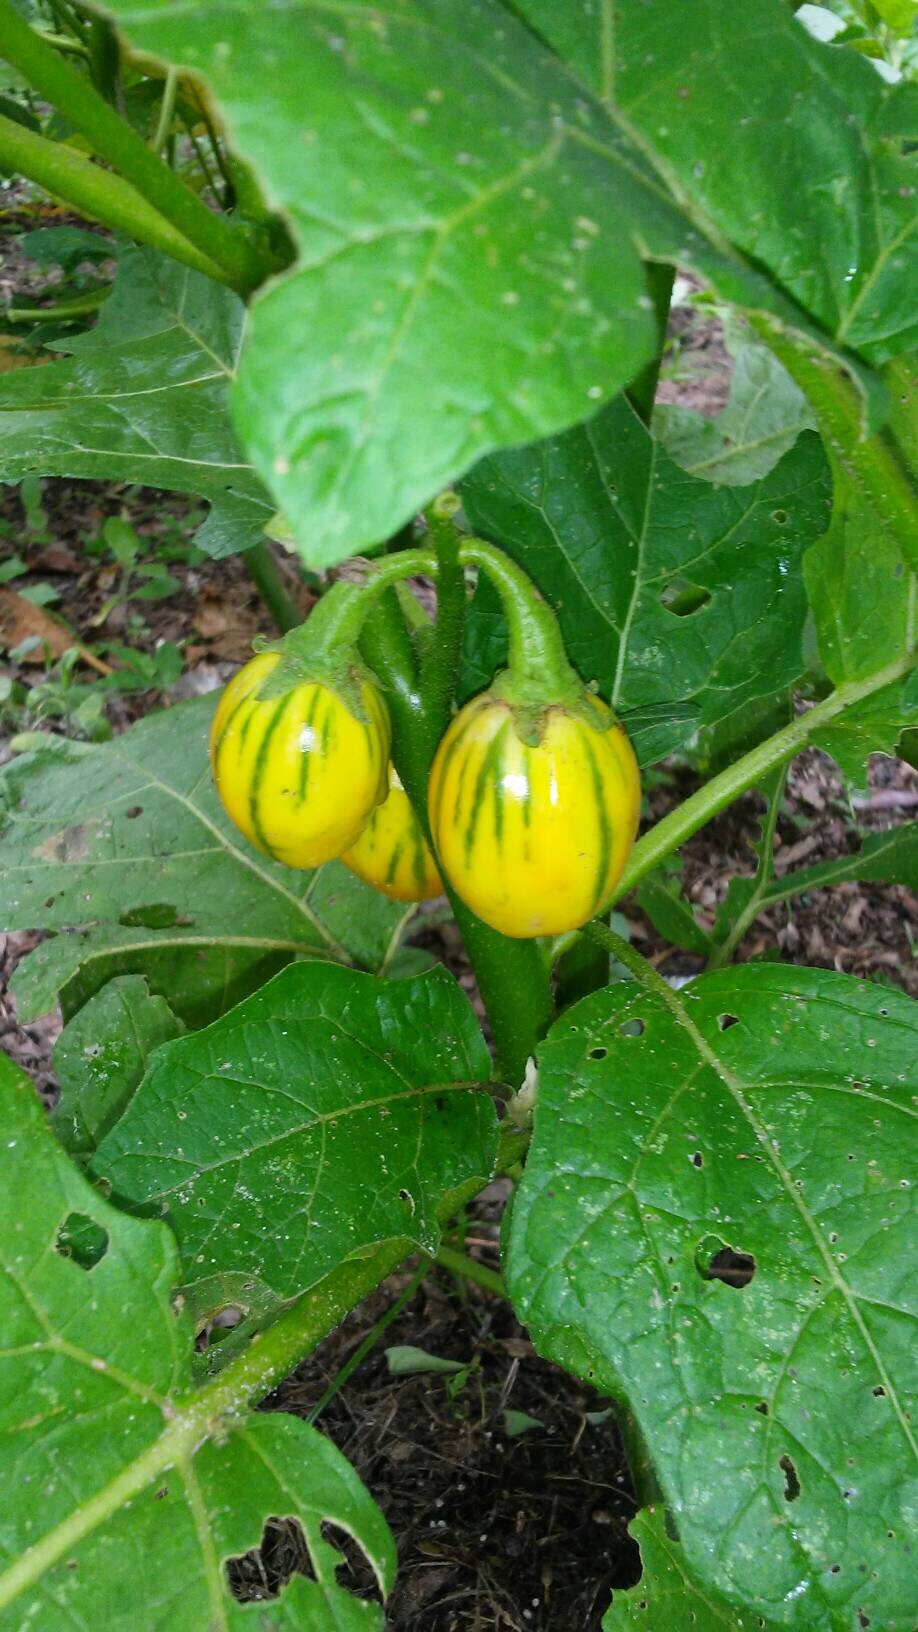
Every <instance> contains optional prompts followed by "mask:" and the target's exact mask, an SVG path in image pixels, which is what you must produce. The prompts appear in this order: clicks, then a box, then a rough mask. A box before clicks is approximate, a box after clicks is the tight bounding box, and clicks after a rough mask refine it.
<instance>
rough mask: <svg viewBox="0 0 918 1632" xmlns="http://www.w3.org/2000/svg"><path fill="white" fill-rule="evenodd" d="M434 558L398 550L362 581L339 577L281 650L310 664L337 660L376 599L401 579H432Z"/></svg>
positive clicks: (356, 637)
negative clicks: (354, 581) (396, 553)
mask: <svg viewBox="0 0 918 1632" xmlns="http://www.w3.org/2000/svg"><path fill="white" fill-rule="evenodd" d="M436 571H437V558H436V556H435V555H434V554H433V552H432V551H431V550H400V551H399V553H398V555H390V556H387V557H386V558H385V559H384V560H383V561H380V562H378V563H377V565H375V566H374V567H373V568H372V569H371V571H370V572H369V574H368V575H367V577H366V578H365V579H364V580H363V582H362V583H348V582H346V581H345V580H344V579H339V580H338V582H337V583H336V584H332V587H331V589H330V590H328V592H327V593H326V594H325V595H323V596H322V599H321V600H320V601H319V602H318V603H317V605H316V606H314V607H313V610H312V612H311V613H310V616H309V621H308V623H305V624H303V625H302V627H301V628H300V629H297V630H295V631H294V633H293V634H292V636H291V637H290V638H289V639H288V640H287V641H286V642H285V650H286V651H287V652H289V653H290V655H291V656H293V657H295V658H302V659H303V660H304V661H308V662H309V663H311V664H314V665H318V664H322V663H326V662H327V663H330V664H334V663H335V662H336V660H337V661H338V662H340V659H341V657H342V654H345V655H346V654H347V653H348V651H349V650H351V649H352V648H354V647H355V646H356V645H357V644H358V642H359V640H360V635H361V631H362V629H363V626H364V623H365V622H366V619H367V618H368V616H369V614H370V612H371V611H372V610H373V607H374V606H375V604H376V602H377V601H378V600H379V598H380V597H381V596H382V595H385V593H386V591H387V590H389V589H391V588H393V586H394V585H395V584H397V583H400V582H401V580H402V579H403V578H418V577H426V578H432V577H434V576H435V574H436Z"/></svg>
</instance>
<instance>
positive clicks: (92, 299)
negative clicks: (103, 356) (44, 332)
mask: <svg viewBox="0 0 918 1632" xmlns="http://www.w3.org/2000/svg"><path fill="white" fill-rule="evenodd" d="M110 294H111V284H108V283H105V284H101V285H100V287H99V288H98V289H90V290H88V291H87V293H86V294H85V295H75V296H74V298H73V300H60V301H58V303H57V305H56V306H8V307H7V309H6V311H5V312H4V313H3V316H4V317H5V318H6V320H7V322H8V323H66V322H68V321H69V320H70V318H72V317H87V316H88V315H89V314H90V313H91V312H97V311H98V310H99V307H100V306H102V305H103V304H104V302H105V301H106V300H107V299H108V297H109V295H110Z"/></svg>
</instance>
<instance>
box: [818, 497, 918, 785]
mask: <svg viewBox="0 0 918 1632" xmlns="http://www.w3.org/2000/svg"><path fill="white" fill-rule="evenodd" d="M803 568H804V577H805V580H806V588H807V594H808V596H809V600H810V605H811V606H812V608H813V616H814V619H815V623H816V633H817V638H818V641H819V651H820V656H821V657H822V661H823V665H824V667H825V670H826V673H827V674H828V676H829V678H830V679H831V680H832V681H833V682H834V684H835V685H837V686H838V685H843V684H844V683H845V682H846V681H848V680H861V679H863V678H864V677H865V676H866V675H869V674H871V673H873V672H874V671H875V670H876V669H877V668H880V667H881V666H882V665H883V664H884V663H891V662H894V661H895V660H896V659H897V658H899V657H904V656H906V655H907V654H909V653H913V652H914V651H915V647H916V610H918V575H916V574H915V572H913V571H911V570H910V568H909V567H908V565H907V564H906V562H905V560H904V558H903V555H902V552H901V550H900V548H899V546H898V544H897V543H896V541H895V539H894V538H893V536H892V534H891V533H890V531H889V530H888V529H887V528H886V527H884V526H883V524H882V522H881V521H880V520H879V518H878V517H877V515H876V514H875V512H874V511H873V510H872V508H871V507H870V505H869V504H868V502H867V501H866V499H865V498H863V497H862V496H861V494H860V493H859V492H858V491H857V490H856V489H855V488H854V487H853V485H852V484H851V483H850V482H849V481H848V480H847V479H846V477H845V476H844V474H843V473H842V472H841V471H840V470H836V472H835V501H834V508H833V512H832V524H831V526H830V528H829V531H828V532H827V533H826V534H825V535H824V537H823V538H821V539H819V541H818V542H817V543H816V544H814V545H813V547H812V549H810V550H808V551H807V553H806V555H805V557H804V562H803ZM916 707H918V695H916V687H915V677H914V675H911V676H906V678H905V679H903V680H900V681H898V682H897V683H896V684H895V685H893V686H890V687H889V688H887V690H886V691H885V692H882V693H880V694H879V696H877V697H875V698H873V699H871V701H870V702H869V703H868V704H866V705H861V706H860V707H858V708H855V709H853V710H850V711H849V712H848V713H846V714H843V715H842V716H841V717H840V718H839V719H838V720H837V721H835V722H834V723H833V724H832V725H831V726H830V727H829V728H828V729H827V730H825V731H823V732H821V733H820V735H819V737H818V738H817V741H818V743H819V745H820V747H822V748H825V749H826V750H827V752H828V753H830V754H832V755H833V757H834V758H835V759H837V760H838V762H839V764H840V766H841V768H842V770H843V771H844V773H845V775H846V776H847V777H848V779H849V780H850V781H851V782H853V783H854V784H855V786H856V787H863V786H865V783H866V775H865V763H866V759H867V756H868V754H870V753H873V752H875V751H878V750H882V751H885V752H886V753H890V754H891V753H893V752H894V751H895V748H896V745H897V743H898V740H899V737H900V735H901V733H902V732H903V731H904V730H905V729H906V727H907V726H909V725H913V724H914V723H915V719H914V713H915V708H916Z"/></svg>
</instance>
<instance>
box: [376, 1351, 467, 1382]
mask: <svg viewBox="0 0 918 1632" xmlns="http://www.w3.org/2000/svg"><path fill="white" fill-rule="evenodd" d="M385 1352H386V1365H387V1366H388V1368H389V1373H390V1376H392V1377H415V1376H417V1375H419V1374H420V1373H421V1372H425V1371H435V1372H442V1373H443V1374H444V1376H451V1377H452V1376H455V1375H456V1373H457V1372H460V1371H465V1370H466V1367H467V1365H468V1362H467V1361H463V1360H445V1359H443V1357H442V1356H441V1355H439V1354H428V1352H427V1350H426V1349H419V1348H417V1347H416V1345H415V1344H413V1343H395V1344H393V1346H392V1348H390V1349H386V1351H385Z"/></svg>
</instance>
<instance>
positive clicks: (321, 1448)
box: [0, 1056, 395, 1632]
mask: <svg viewBox="0 0 918 1632" xmlns="http://www.w3.org/2000/svg"><path fill="white" fill-rule="evenodd" d="M0 1115H2V1122H3V1128H4V1138H3V1140H2V1142H0V1326H2V1330H3V1340H4V1347H3V1351H2V1353H0V1401H2V1405H0V1424H2V1430H3V1431H2V1433H0V1534H2V1547H0V1625H2V1626H3V1627H4V1628H9V1632H14V1629H19V1628H23V1627H26V1626H40V1627H41V1628H42V1629H43V1632H71V1629H72V1628H73V1627H75V1626H105V1627H107V1628H110V1629H111V1632H129V1629H133V1628H136V1627H140V1626H144V1627H151V1628H152V1627H153V1626H154V1625H155V1626H162V1627H165V1626H168V1628H169V1632H201V1629H202V1628H203V1627H205V1626H207V1627H213V1628H218V1627H219V1628H225V1629H227V1632H229V1629H230V1628H239V1629H243V1628H245V1627H248V1626H251V1625H252V1624H253V1623H252V1613H251V1609H246V1608H243V1606H242V1605H241V1604H239V1603H237V1602H236V1601H235V1600H234V1599H233V1598H232V1597H231V1596H230V1593H229V1592H228V1590H227V1581H226V1575H225V1565H226V1561H227V1560H228V1559H231V1558H236V1557H239V1556H240V1555H242V1554H245V1553H246V1552H247V1551H249V1550H250V1549H251V1548H253V1547H257V1546H258V1545H259V1543H260V1542H261V1539H262V1532H263V1528H264V1525H265V1522H266V1520H267V1519H269V1518H271V1517H272V1516H275V1515H281V1514H282V1515H286V1516H289V1517H290V1518H292V1519H294V1520H296V1521H297V1523H298V1524H299V1525H300V1527H301V1529H302V1532H303V1535H304V1537H305V1541H306V1547H307V1550H308V1555H309V1557H310V1559H311V1562H312V1567H313V1570H314V1577H315V1578H314V1579H310V1580H307V1579H305V1578H304V1577H303V1576H301V1575H299V1576H296V1577H295V1578H294V1579H293V1581H291V1582H290V1584H289V1585H288V1586H287V1587H286V1588H284V1589H283V1592H282V1595H281V1597H280V1598H279V1599H278V1600H277V1601H276V1602H274V1603H272V1604H270V1605H262V1606H261V1609H260V1612H257V1614H256V1620H257V1622H258V1624H259V1625H261V1626H262V1627H264V1628H266V1629H267V1628H277V1629H280V1628H281V1627H284V1628H289V1629H290V1632H294V1629H300V1632H325V1629H326V1628H328V1627H330V1626H335V1627H340V1628H341V1632H358V1629H360V1628H376V1629H378V1632H381V1629H382V1613H381V1611H380V1610H379V1608H378V1606H375V1605H370V1604H367V1603H364V1602H361V1601H358V1600H357V1599H355V1598H352V1597H351V1596H350V1594H349V1593H347V1591H346V1590H345V1589H344V1588H343V1587H341V1586H339V1585H338V1582H337V1580H336V1575H335V1570H336V1566H337V1565H338V1564H340V1563H341V1556H340V1554H339V1553H338V1551H337V1550H336V1548H335V1547H333V1546H332V1545H331V1544H330V1543H329V1542H328V1540H326V1538H325V1536H324V1534H323V1525H324V1523H325V1522H326V1521H330V1522H331V1523H333V1524H336V1525H340V1526H341V1527H342V1528H343V1529H344V1530H346V1531H348V1532H349V1533H350V1534H351V1535H352V1536H353V1537H354V1538H355V1540H356V1541H357V1542H358V1544H359V1545H360V1547H361V1548H362V1549H363V1551H364V1552H365V1553H366V1555H367V1557H368V1559H369V1561H370V1563H371V1565H372V1567H373V1570H374V1573H375V1575H376V1578H377V1580H378V1582H379V1584H380V1587H381V1588H382V1590H383V1591H387V1590H388V1588H389V1587H390V1586H391V1583H392V1577H393V1573H394V1561H395V1559H394V1548H393V1545H392V1538H391V1536H390V1534H389V1531H388V1528H387V1526H386V1523H385V1520H384V1519H383V1517H382V1514H381V1513H380V1512H379V1510H378V1509H377V1508H376V1507H375V1506H374V1504H373V1502H372V1501H371V1499H370V1497H369V1495H368V1494H367V1492H366V1490H365V1489H364V1487H363V1485H362V1484H361V1482H360V1480H359V1479H358V1477H357V1475H356V1474H355V1473H354V1471H353V1469H352V1468H351V1467H350V1466H349V1464H348V1463H347V1462H346V1461H345V1459H344V1457H342V1456H341V1455H340V1453H339V1452H338V1451H336V1450H335V1448H334V1446H333V1445H331V1444H330V1443H329V1442H328V1441H327V1440H326V1439H323V1437H322V1436H321V1435H320V1434H318V1433H316V1431H315V1430H314V1429H311V1428H308V1427H307V1426H306V1424H305V1423H304V1422H300V1421H298V1420H297V1419H296V1418H293V1417H289V1416H282V1415H265V1414H257V1415H256V1414H250V1413H249V1412H248V1411H247V1410H246V1402H245V1396H244V1395H242V1396H241V1397H239V1398H237V1400H236V1401H235V1406H234V1409H232V1410H230V1409H228V1404H229V1402H227V1401H225V1400H224V1401H223V1402H222V1407H221V1408H220V1409H217V1402H216V1401H215V1402H214V1405H213V1406H209V1405H208V1401H209V1399H210V1398H212V1396H209V1395H208V1394H207V1393H206V1392H201V1393H200V1394H198V1395H195V1394H193V1393H189V1389H190V1387H191V1383H192V1371H191V1358H192V1352H193V1332H192V1328H191V1325H190V1322H189V1320H188V1317H187V1314H186V1313H184V1312H183V1311H182V1310H181V1309H180V1308H179V1307H178V1306H177V1305H174V1304H173V1302H172V1290H173V1287H174V1286H175V1284H176V1282H177V1281H178V1278H179V1264H178V1255H177V1252H176V1248H175V1242H174V1240H173V1238H172V1236H171V1234H170V1232H169V1230H168V1229H167V1228H166V1227H165V1225H163V1224H162V1223H159V1222H156V1221H147V1220H141V1219H135V1218H129V1217H128V1216H126V1215H125V1214H124V1213H120V1212H118V1211H117V1210H116V1209H115V1208H114V1207H111V1206H109V1205H108V1203H106V1202H104V1201H103V1200H102V1199H101V1197H100V1196H99V1194H98V1192H97V1191H96V1190H94V1189H92V1188H91V1186H90V1185H89V1184H87V1183H86V1181H85V1180H84V1179H83V1178H82V1177H81V1176H80V1174H79V1172H78V1171H77V1169H76V1168H75V1167H74V1166H73V1164H72V1162H71V1161H70V1160H69V1158H68V1157H67V1156H66V1155H65V1153H64V1151H63V1150H62V1149H61V1147H60V1145H59V1144H58V1143H57V1141H56V1140H55V1139H54V1138H53V1136H52V1135H51V1134H50V1132H49V1131H48V1127H47V1122H46V1118H45V1114H44V1112H43V1110H42V1108H41V1106H40V1104H39V1102H38V1100H37V1098H36V1096H35V1094H34V1092H33V1091H32V1088H31V1086H30V1085H29V1084H28V1082H27V1081H26V1079H25V1078H24V1077H23V1076H22V1074H21V1073H20V1072H19V1071H17V1070H16V1069H15V1068H14V1067H13V1066H12V1064H11V1063H10V1062H9V1061H8V1060H7V1059H6V1057H5V1056H0ZM73 1217H77V1218H83V1219H88V1220H91V1221H92V1222H93V1224H94V1225H96V1227H97V1228H98V1229H100V1230H101V1231H102V1232H103V1234H104V1237H105V1250H104V1252H103V1254H102V1256H101V1258H100V1260H99V1262H98V1263H97V1264H96V1265H95V1267H94V1268H93V1269H91V1270H89V1271H87V1270H86V1269H84V1268H82V1267H81V1266H80V1264H79V1263H78V1262H77V1261H76V1260H75V1259H74V1258H71V1257H66V1256H64V1255H62V1253H61V1252H59V1251H58V1250H56V1244H57V1243H58V1242H59V1240H60V1237H61V1232H62V1230H63V1229H64V1227H65V1226H66V1225H67V1223H68V1220H70V1219H72V1218H73Z"/></svg>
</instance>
